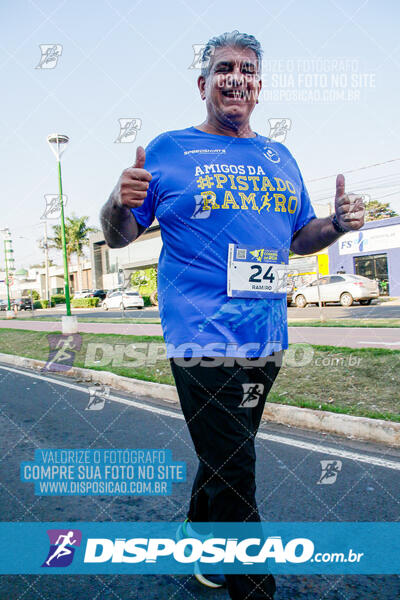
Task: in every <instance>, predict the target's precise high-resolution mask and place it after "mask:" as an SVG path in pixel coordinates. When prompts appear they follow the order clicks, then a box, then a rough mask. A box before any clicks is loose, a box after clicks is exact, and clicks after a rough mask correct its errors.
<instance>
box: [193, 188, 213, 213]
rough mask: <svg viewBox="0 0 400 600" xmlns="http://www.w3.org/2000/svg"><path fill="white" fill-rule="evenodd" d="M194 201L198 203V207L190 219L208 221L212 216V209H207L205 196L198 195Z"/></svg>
mask: <svg viewBox="0 0 400 600" xmlns="http://www.w3.org/2000/svg"><path fill="white" fill-rule="evenodd" d="M194 201H195V203H196V206H195V209H194V211H193V214H192V216H191V217H190V218H191V219H208V217H209V216H210V215H211V208H210V207H207V208H205V203H204V198H203V196H200V195H198V194H196V195H195V196H194Z"/></svg>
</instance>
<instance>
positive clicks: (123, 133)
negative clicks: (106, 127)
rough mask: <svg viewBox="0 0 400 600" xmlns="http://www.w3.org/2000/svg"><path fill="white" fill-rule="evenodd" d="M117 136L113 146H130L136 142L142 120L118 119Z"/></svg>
mask: <svg viewBox="0 0 400 600" xmlns="http://www.w3.org/2000/svg"><path fill="white" fill-rule="evenodd" d="M118 121H119V134H118V137H117V139H116V140H115V142H114V144H131V143H132V142H134V141H135V140H136V135H137V132H138V131H139V129H141V128H142V119H118Z"/></svg>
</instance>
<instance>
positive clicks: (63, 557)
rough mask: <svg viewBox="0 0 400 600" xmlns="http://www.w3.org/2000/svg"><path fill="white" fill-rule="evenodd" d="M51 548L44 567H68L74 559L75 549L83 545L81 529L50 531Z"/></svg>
mask: <svg viewBox="0 0 400 600" xmlns="http://www.w3.org/2000/svg"><path fill="white" fill-rule="evenodd" d="M47 535H48V536H49V540H50V548H49V552H48V554H47V557H46V560H45V561H44V563H43V564H42V567H56V568H57V567H68V566H69V565H70V564H71V563H72V560H73V558H74V554H75V549H76V547H79V546H80V545H81V541H82V532H81V531H80V530H79V529H70V530H68V529H48V530H47Z"/></svg>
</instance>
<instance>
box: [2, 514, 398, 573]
mask: <svg viewBox="0 0 400 600" xmlns="http://www.w3.org/2000/svg"><path fill="white" fill-rule="evenodd" d="M0 542H1V543H0V573H1V574H10V575H11V574H41V575H44V574H51V575H54V574H65V575H72V574H88V575H89V574H113V573H121V574H127V575H128V574H130V575H132V574H138V575H139V574H165V573H169V574H192V573H193V572H194V571H195V569H198V568H200V569H202V570H203V572H208V573H212V572H213V569H214V568H215V569H218V572H223V573H247V574H251V573H273V574H280V573H282V574H297V575H300V574H302V575H305V574H343V575H344V574H360V575H366V574H376V575H378V574H386V575H389V574H400V523H397V522H394V523H366V522H363V523H348V522H347V523H335V522H329V523H320V522H317V523H314V522H302V523H299V522H294V523H276V522H272V523H269V522H262V523H194V524H191V525H189V526H188V525H187V524H185V525H184V526H182V523H174V522H173V523H171V522H170V523H154V522H142V523H140V522H125V523H110V522H106V523H94V522H69V523H61V522H48V523H27V522H20V523H15V522H13V523H6V522H3V523H0Z"/></svg>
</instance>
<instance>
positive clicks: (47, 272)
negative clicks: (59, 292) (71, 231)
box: [43, 219, 50, 306]
mask: <svg viewBox="0 0 400 600" xmlns="http://www.w3.org/2000/svg"><path fill="white" fill-rule="evenodd" d="M43 225H44V240H43V249H44V262H45V268H46V300H48V302H49V306H50V279H49V246H48V243H47V220H46V219H45V220H44V222H43Z"/></svg>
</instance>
